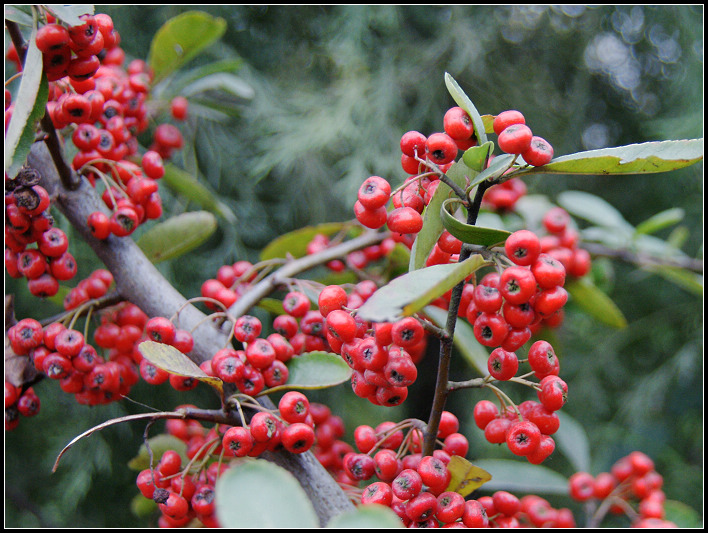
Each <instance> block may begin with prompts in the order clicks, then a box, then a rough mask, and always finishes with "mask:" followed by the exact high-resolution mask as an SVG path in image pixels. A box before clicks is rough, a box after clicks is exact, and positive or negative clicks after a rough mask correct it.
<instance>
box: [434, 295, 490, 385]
mask: <svg viewBox="0 0 708 533" xmlns="http://www.w3.org/2000/svg"><path fill="white" fill-rule="evenodd" d="M423 314H424V315H425V316H427V317H428V318H429V319H430V321H431V322H432V323H433V324H435V325H436V326H438V327H440V328H444V327H445V323H446V321H447V311H445V310H444V309H440V308H439V307H435V306H432V305H429V306H428V307H426V308H425V309H424V310H423ZM454 343H455V347H456V348H457V351H458V352H459V353H460V354H461V355H462V357H463V358H464V359H465V361H467V364H469V365H470V366H471V367H472V368H474V369H476V370H477V371H478V372H479V373H480V375H482V376H486V375H487V374H489V371H488V370H487V360H488V359H489V352H488V351H487V349H486V348H485V347H484V346H482V345H481V344H480V343H479V341H477V339H476V338H475V336H474V330H473V329H472V326H471V325H470V323H469V322H467V320H464V319H462V318H458V319H457V324H456V325H455V338H454Z"/></svg>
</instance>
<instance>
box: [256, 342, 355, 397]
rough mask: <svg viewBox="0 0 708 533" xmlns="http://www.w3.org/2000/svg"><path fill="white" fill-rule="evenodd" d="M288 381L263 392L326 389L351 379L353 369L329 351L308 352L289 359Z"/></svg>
mask: <svg viewBox="0 0 708 533" xmlns="http://www.w3.org/2000/svg"><path fill="white" fill-rule="evenodd" d="M287 366H288V382H287V383H286V384H285V385H282V386H278V387H273V388H271V389H268V390H266V391H264V392H263V394H270V393H272V392H276V391H281V390H288V389H308V390H313V389H324V388H327V387H334V386H335V385H339V384H341V383H344V382H345V381H347V380H349V379H350V378H351V376H352V369H351V368H349V365H347V363H346V362H345V361H344V359H342V358H341V357H340V356H339V355H337V354H335V353H329V352H307V353H304V354H302V355H298V356H296V357H293V358H292V359H290V361H288V363H287Z"/></svg>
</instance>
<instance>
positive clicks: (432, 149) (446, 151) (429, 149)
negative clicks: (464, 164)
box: [425, 133, 457, 165]
mask: <svg viewBox="0 0 708 533" xmlns="http://www.w3.org/2000/svg"><path fill="white" fill-rule="evenodd" d="M425 152H426V154H427V156H428V159H430V160H431V161H432V162H433V163H435V164H436V165H445V164H447V163H450V162H452V161H453V160H454V159H455V157H456V156H457V144H456V143H455V141H454V140H453V139H452V137H450V136H449V135H448V134H447V133H433V134H431V135H430V136H429V137H428V139H427V140H426V141H425Z"/></svg>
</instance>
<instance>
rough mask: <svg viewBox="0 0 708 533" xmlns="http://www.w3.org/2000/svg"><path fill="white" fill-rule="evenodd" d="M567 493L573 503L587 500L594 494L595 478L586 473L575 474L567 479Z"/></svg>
mask: <svg viewBox="0 0 708 533" xmlns="http://www.w3.org/2000/svg"><path fill="white" fill-rule="evenodd" d="M568 492H569V493H570V497H571V498H573V499H574V500H575V501H578V502H584V501H587V500H589V499H590V498H592V497H593V495H594V492H595V478H594V477H593V476H592V475H591V474H589V473H587V472H576V473H575V474H573V475H572V476H570V478H569V479H568Z"/></svg>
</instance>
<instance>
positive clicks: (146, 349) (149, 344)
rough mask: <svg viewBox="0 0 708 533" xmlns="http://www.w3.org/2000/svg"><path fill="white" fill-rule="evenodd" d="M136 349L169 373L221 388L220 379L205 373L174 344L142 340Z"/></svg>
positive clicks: (221, 382) (220, 389) (219, 389)
mask: <svg viewBox="0 0 708 533" xmlns="http://www.w3.org/2000/svg"><path fill="white" fill-rule="evenodd" d="M138 351H139V352H140V353H141V354H142V356H143V357H144V358H145V359H147V360H148V361H150V363H152V364H153V365H155V366H156V367H158V368H161V369H163V370H164V371H166V372H169V373H170V374H177V375H179V376H186V377H190V378H194V379H198V380H199V381H203V382H204V383H207V384H208V385H211V386H212V387H214V388H215V389H217V390H218V391H220V392H221V391H222V390H223V381H221V379H219V378H217V377H213V376H209V375H208V374H206V373H205V372H204V371H203V370H202V369H201V368H199V367H198V366H197V365H196V363H194V361H192V360H191V359H190V358H189V357H187V356H186V355H185V354H183V353H182V352H180V351H179V350H178V349H177V348H175V347H174V346H170V345H169V344H163V343H161V342H155V341H143V342H141V343H140V344H138Z"/></svg>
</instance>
